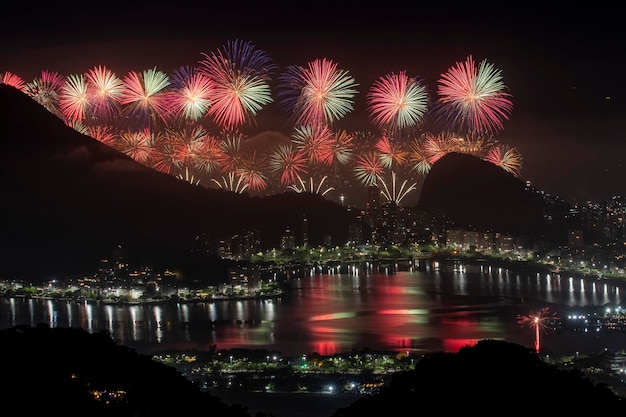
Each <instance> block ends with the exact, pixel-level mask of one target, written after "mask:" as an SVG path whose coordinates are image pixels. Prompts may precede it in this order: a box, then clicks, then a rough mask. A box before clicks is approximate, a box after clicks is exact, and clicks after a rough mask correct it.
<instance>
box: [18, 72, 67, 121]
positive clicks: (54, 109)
mask: <svg viewBox="0 0 626 417" xmlns="http://www.w3.org/2000/svg"><path fill="white" fill-rule="evenodd" d="M63 85H65V78H64V77H63V76H62V75H61V74H60V73H58V72H56V71H42V72H41V76H40V77H37V78H35V79H34V80H33V81H31V82H29V83H26V87H25V89H24V91H25V92H26V94H27V95H28V96H29V97H31V98H32V99H33V100H35V101H36V102H37V103H39V104H41V105H42V106H43V107H44V108H45V109H46V110H48V111H49V112H50V113H52V114H54V115H56V116H57V117H59V118H63V114H62V113H61V111H60V110H59V93H60V92H61V88H63Z"/></svg>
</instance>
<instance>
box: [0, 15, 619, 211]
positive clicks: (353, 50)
mask: <svg viewBox="0 0 626 417" xmlns="http://www.w3.org/2000/svg"><path fill="white" fill-rule="evenodd" d="M37 6H40V9H39V11H40V12H42V13H39V14H37V15H36V16H33V17H32V19H31V24H30V25H26V26H22V24H21V22H20V21H19V19H17V20H16V21H15V22H4V21H3V22H2V23H3V28H2V29H1V31H2V32H1V34H2V36H3V37H5V38H6V39H7V40H8V42H6V43H5V44H3V46H2V47H1V48H0V54H1V56H2V57H3V59H2V61H1V63H0V65H1V66H0V72H4V71H11V72H13V73H15V74H18V75H21V76H23V77H24V79H25V80H29V79H30V77H35V76H36V74H38V73H39V72H40V71H42V70H46V69H48V70H54V71H59V72H60V73H62V74H64V75H69V74H75V73H78V72H84V71H87V70H88V69H89V68H92V67H94V66H96V65H106V66H107V67H109V68H112V69H114V70H115V71H116V72H117V73H118V74H119V75H121V76H123V75H125V74H126V72H127V71H143V70H147V69H150V68H154V67H156V68H159V69H160V70H162V71H165V72H167V73H171V72H173V71H174V70H175V69H177V68H179V67H181V66H183V65H196V64H197V63H198V61H199V60H200V59H202V55H201V54H202V53H210V52H212V51H214V50H216V49H218V48H220V47H222V46H223V45H224V44H225V43H226V42H227V41H232V40H235V39H242V40H245V41H250V42H253V43H254V44H255V45H256V46H257V47H258V48H260V49H262V50H264V51H266V52H267V54H268V56H269V57H271V58H272V59H274V60H275V62H276V64H277V66H278V69H279V71H278V72H281V71H284V69H285V68H286V67H288V66H290V65H306V63H307V62H309V61H311V60H313V59H322V58H327V59H332V60H334V61H336V62H337V63H338V64H339V66H340V67H341V68H345V69H346V70H348V71H349V72H350V74H351V75H352V76H353V77H354V78H355V80H356V82H357V83H358V84H359V87H357V88H358V90H359V91H358V94H357V95H356V96H355V109H354V111H353V112H351V113H350V114H349V115H347V116H346V117H345V119H343V120H341V122H345V125H346V126H351V127H352V126H364V125H366V124H367V127H371V126H372V123H371V119H369V117H368V115H367V112H366V111H363V110H364V109H365V108H366V94H367V91H368V89H369V88H370V87H371V85H372V84H373V83H374V82H375V81H376V80H377V79H378V77H381V76H383V75H385V74H389V73H393V72H399V71H406V72H407V74H409V75H410V76H419V77H423V79H424V80H425V82H426V84H427V85H428V86H429V88H430V89H431V90H433V91H434V90H435V88H436V82H437V80H438V79H439V77H440V76H441V74H443V73H444V72H445V71H446V70H447V69H449V68H451V67H452V66H454V65H455V64H456V63H457V62H462V61H464V60H465V59H466V57H468V56H470V55H471V56H473V57H474V58H475V60H476V62H481V61H482V60H486V61H488V62H489V63H492V64H493V65H494V66H495V67H496V68H497V69H500V70H501V71H502V79H503V82H504V84H505V85H506V86H507V88H508V91H509V92H510V93H511V95H512V102H513V109H512V111H511V114H510V117H509V119H508V120H503V122H502V123H503V129H502V130H501V131H499V132H497V134H496V135H494V138H495V139H496V140H497V141H498V142H499V143H500V144H505V145H508V146H511V147H514V148H517V149H519V151H520V153H521V156H522V158H523V165H522V168H521V178H522V179H524V180H528V181H530V182H531V183H532V184H533V185H534V186H536V187H537V188H540V189H543V190H545V191H546V192H548V193H552V194H555V195H558V196H560V197H562V198H564V199H565V200H567V201H570V202H574V203H584V202H585V201H587V200H590V201H594V202H598V201H602V200H606V199H608V198H610V197H611V196H613V195H618V194H620V193H621V192H620V191H621V190H620V186H619V184H620V183H621V182H622V180H623V178H624V177H625V176H626V173H625V172H624V171H625V170H626V167H624V166H623V165H622V164H621V158H620V154H621V150H622V146H624V145H623V143H622V142H624V141H622V140H620V139H621V137H622V136H623V133H621V132H620V131H621V128H620V122H619V117H620V115H621V114H623V105H624V101H623V96H622V95H623V85H621V84H619V83H617V82H616V81H618V80H619V78H618V77H620V73H621V71H622V69H623V66H624V63H623V62H621V61H620V60H619V59H620V56H619V47H618V44H617V37H616V36H614V35H616V32H617V30H618V26H617V22H616V21H615V19H616V16H615V15H614V16H613V17H612V16H611V9H610V8H606V9H602V7H601V5H598V6H597V8H594V9H593V10H585V11H582V10H581V11H576V10H574V11H572V13H569V14H564V13H562V11H560V10H559V9H558V8H557V7H556V6H554V7H551V6H550V5H545V6H543V7H542V8H538V7H537V8H536V7H531V6H529V7H521V6H520V7H517V8H511V7H509V8H506V7H505V8H499V9H491V8H487V7H482V8H481V7H480V6H476V7H470V6H462V5H454V4H451V5H449V6H450V7H449V8H448V9H447V10H444V9H443V8H441V9H440V8H437V7H434V6H416V7H415V6H410V7H409V8H407V9H404V11H405V12H402V11H401V10H398V9H395V10H394V9H393V6H394V5H393V4H390V5H389V6H388V7H387V8H385V9H367V8H364V7H363V6H360V7H354V6H351V5H349V4H348V5H346V4H343V5H341V6H338V7H335V8H331V7H329V6H328V5H325V4H324V3H323V2H317V3H313V4H312V5H310V6H309V5H307V4H306V3H303V4H300V5H289V4H288V3H284V4H281V3H280V2H276V3H273V4H270V5H265V6H263V7H262V8H261V9H259V8H253V7H252V6H250V5H246V4H245V3H244V4H242V5H241V7H240V8H239V9H232V8H228V7H227V6H226V5H225V4H219V3H214V4H212V5H207V6H198V5H193V4H192V5H188V4H184V3H183V4H180V5H179V8H178V9H176V10H178V11H179V13H178V14H174V15H173V16H172V15H171V14H168V10H170V9H169V8H166V7H164V6H163V5H162V4H151V5H150V6H149V7H143V8H142V7H137V6H133V5H131V6H121V5H119V4H115V3H111V4H107V5H106V6H104V7H103V8H102V9H100V10H97V11H90V10H88V5H82V4H76V5H70V6H68V9H64V8H59V7H55V6H51V5H47V4H41V5H37ZM71 6H76V7H74V8H71ZM272 6H274V7H272ZM314 6H315V7H314ZM43 12H45V13H43ZM229 16H233V17H235V19H233V20H234V21H233V20H229V19H227V18H228V17H229ZM429 17H430V18H429ZM203 22H204V23H203ZM4 23H6V24H4ZM612 24H613V25H612ZM68 28H72V29H71V30H70V29H68ZM103 29H108V30H103ZM46 34H48V36H45V35H46ZM183 46H184V47H183ZM274 104H276V103H274ZM275 107H277V106H276V105H269V106H267V108H264V109H263V110H261V111H260V112H259V114H258V117H257V123H258V129H259V133H262V132H263V131H275V130H280V129H283V128H284V124H283V122H284V121H283V120H282V119H281V118H277V117H276V114H277V109H276V108H275ZM287 132H289V130H287Z"/></svg>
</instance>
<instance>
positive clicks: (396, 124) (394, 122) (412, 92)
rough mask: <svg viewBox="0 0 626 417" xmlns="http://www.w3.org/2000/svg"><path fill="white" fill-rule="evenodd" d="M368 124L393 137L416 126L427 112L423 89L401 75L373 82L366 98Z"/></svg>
mask: <svg viewBox="0 0 626 417" xmlns="http://www.w3.org/2000/svg"><path fill="white" fill-rule="evenodd" d="M367 104H368V111H369V114H370V117H371V118H372V122H373V123H374V124H375V125H377V126H379V127H382V128H384V129H385V130H388V131H389V132H390V133H397V132H400V131H402V130H405V129H409V128H415V127H416V126H418V125H419V124H420V123H421V122H422V120H423V118H424V115H425V114H426V111H427V109H428V93H427V89H426V86H425V85H424V84H423V83H422V81H421V80H419V79H417V78H410V77H409V76H407V75H406V72H405V71H401V72H399V73H392V74H388V75H385V76H383V77H381V78H379V79H378V80H376V81H375V82H374V84H373V85H372V87H371V88H370V90H369V93H368V94H367Z"/></svg>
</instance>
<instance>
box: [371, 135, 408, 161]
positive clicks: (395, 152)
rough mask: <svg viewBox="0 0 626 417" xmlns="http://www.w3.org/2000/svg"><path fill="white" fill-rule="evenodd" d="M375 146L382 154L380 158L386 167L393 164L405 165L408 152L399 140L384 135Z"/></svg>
mask: <svg viewBox="0 0 626 417" xmlns="http://www.w3.org/2000/svg"><path fill="white" fill-rule="evenodd" d="M375 148H376V150H377V151H378V152H380V154H379V155H378V158H379V159H380V162H381V163H382V164H383V167H385V168H391V167H392V166H397V165H404V162H405V161H406V156H407V153H406V151H405V150H404V149H403V147H402V144H400V143H398V142H397V141H393V140H391V139H390V138H389V136H387V135H383V136H382V137H381V138H380V139H379V140H378V141H377V142H376V145H375Z"/></svg>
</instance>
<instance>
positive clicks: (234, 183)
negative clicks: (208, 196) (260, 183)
mask: <svg viewBox="0 0 626 417" xmlns="http://www.w3.org/2000/svg"><path fill="white" fill-rule="evenodd" d="M211 181H212V182H213V183H214V184H215V185H217V186H218V188H221V189H222V190H226V191H231V192H233V193H237V194H241V193H243V192H244V191H246V189H247V188H248V184H247V183H246V180H245V178H244V177H243V176H242V175H239V174H237V173H235V172H229V173H228V174H226V175H225V176H222V178H221V181H220V180H218V179H215V178H211Z"/></svg>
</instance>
